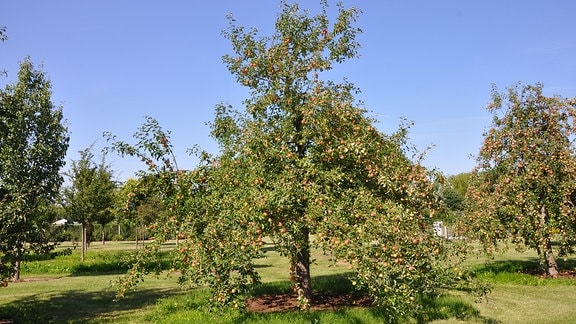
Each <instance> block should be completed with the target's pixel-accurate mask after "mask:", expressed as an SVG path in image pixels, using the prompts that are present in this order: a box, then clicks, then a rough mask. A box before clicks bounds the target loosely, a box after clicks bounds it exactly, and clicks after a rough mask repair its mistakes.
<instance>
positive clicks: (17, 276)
mask: <svg viewBox="0 0 576 324" xmlns="http://www.w3.org/2000/svg"><path fill="white" fill-rule="evenodd" d="M20 251H21V250H19V251H18V252H16V262H14V277H13V278H12V281H13V282H20V265H21V259H22V254H21V252H20Z"/></svg>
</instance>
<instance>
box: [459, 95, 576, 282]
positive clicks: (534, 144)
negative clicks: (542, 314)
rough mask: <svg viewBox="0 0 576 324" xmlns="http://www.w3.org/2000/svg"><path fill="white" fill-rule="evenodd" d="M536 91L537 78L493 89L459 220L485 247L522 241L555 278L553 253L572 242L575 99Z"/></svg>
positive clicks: (568, 249) (569, 248) (575, 221)
mask: <svg viewBox="0 0 576 324" xmlns="http://www.w3.org/2000/svg"><path fill="white" fill-rule="evenodd" d="M542 90H543V86H542V85H541V84H536V85H522V84H517V85H515V86H513V87H511V88H509V89H508V91H507V92H506V93H500V92H498V91H497V89H495V88H494V89H493V92H492V103H491V104H490V105H489V106H488V108H487V109H488V111H489V112H491V113H492V114H493V115H494V119H493V125H492V128H491V129H490V130H489V131H488V132H487V133H486V134H485V136H484V144H483V145H482V148H481V149H480V153H479V155H478V158H477V160H478V166H477V168H476V170H475V171H474V174H473V178H472V181H471V184H470V187H469V189H468V201H469V205H470V207H471V211H470V213H469V217H468V219H467V220H468V225H469V226H470V228H471V229H472V231H473V232H474V233H477V235H478V238H479V239H480V240H481V242H482V243H483V246H484V249H485V250H486V251H487V252H492V251H494V250H495V249H497V248H498V246H499V243H501V242H506V241H507V240H511V241H512V242H514V243H517V244H523V245H525V246H527V247H529V248H533V249H535V250H536V251H537V252H538V257H539V259H540V263H541V265H542V271H543V272H544V273H546V274H548V275H551V276H555V275H557V274H558V265H557V263H556V257H555V253H558V255H561V256H562V255H566V254H567V253H572V252H573V247H574V244H575V243H576V241H575V240H576V217H575V216H576V215H575V209H574V203H576V156H575V151H574V142H573V141H574V139H575V135H576V133H575V132H576V128H575V124H574V123H575V121H576V120H575V119H574V118H575V117H576V100H574V99H563V98H560V97H546V96H544V95H543V94H542ZM554 240H557V243H558V245H557V247H558V249H557V250H556V251H554V249H553V244H552V242H553V241H554Z"/></svg>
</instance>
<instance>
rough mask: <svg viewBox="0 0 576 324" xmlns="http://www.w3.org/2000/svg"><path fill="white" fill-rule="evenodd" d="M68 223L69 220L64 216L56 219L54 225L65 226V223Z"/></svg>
mask: <svg viewBox="0 0 576 324" xmlns="http://www.w3.org/2000/svg"><path fill="white" fill-rule="evenodd" d="M66 223H68V220H67V219H65V218H62V219H59V220H57V221H55V222H54V223H52V225H56V226H64V225H66Z"/></svg>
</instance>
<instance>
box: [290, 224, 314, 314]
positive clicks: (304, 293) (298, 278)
mask: <svg viewBox="0 0 576 324" xmlns="http://www.w3.org/2000/svg"><path fill="white" fill-rule="evenodd" d="M309 240H310V233H309V229H308V227H304V228H302V230H301V232H300V239H299V240H298V242H299V243H301V244H302V245H301V246H300V247H298V248H297V250H296V255H295V258H294V259H293V260H292V265H291V266H292V268H293V271H294V281H295V283H296V289H297V294H298V300H299V301H301V302H302V304H301V305H300V306H301V307H307V306H309V304H310V302H311V301H312V280H311V278H310V241H309Z"/></svg>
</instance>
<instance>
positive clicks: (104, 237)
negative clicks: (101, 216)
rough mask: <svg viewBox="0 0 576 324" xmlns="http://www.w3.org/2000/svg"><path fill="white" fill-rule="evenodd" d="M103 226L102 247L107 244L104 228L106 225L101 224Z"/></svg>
mask: <svg viewBox="0 0 576 324" xmlns="http://www.w3.org/2000/svg"><path fill="white" fill-rule="evenodd" d="M100 225H102V245H104V244H106V235H105V234H104V226H105V224H100Z"/></svg>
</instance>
